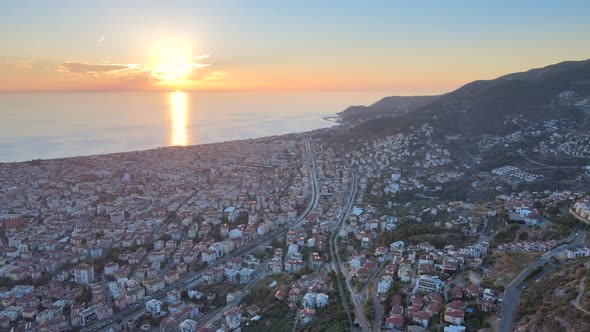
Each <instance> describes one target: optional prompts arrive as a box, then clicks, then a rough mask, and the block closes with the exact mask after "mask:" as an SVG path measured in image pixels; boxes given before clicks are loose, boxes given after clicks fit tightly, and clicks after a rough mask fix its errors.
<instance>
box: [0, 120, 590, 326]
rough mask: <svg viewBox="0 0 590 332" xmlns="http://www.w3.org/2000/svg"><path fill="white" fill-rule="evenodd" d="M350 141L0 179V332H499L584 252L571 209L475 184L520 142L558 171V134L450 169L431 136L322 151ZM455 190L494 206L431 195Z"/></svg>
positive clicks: (262, 143) (575, 203) (7, 172)
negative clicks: (549, 157) (484, 331)
mask: <svg viewBox="0 0 590 332" xmlns="http://www.w3.org/2000/svg"><path fill="white" fill-rule="evenodd" d="M514 121H518V119H514ZM351 128H354V126H353V127H350V126H348V125H342V126H337V127H333V128H328V129H320V130H317V131H314V132H310V133H303V134H292V135H286V136H276V137H269V138H262V139H251V140H244V141H235V142H227V143H219V144H209V145H201V146H189V147H170V148H160V149H156V150H148V151H140V152H130V153H119V154H110V155H101V156H90V157H79V158H68V159H55V160H32V161H30V162H25V163H5V164H1V165H0V181H1V183H0V188H1V189H0V193H1V196H0V198H1V201H0V206H2V210H1V211H0V220H1V222H2V246H1V248H2V263H3V264H2V267H1V268H0V277H2V279H1V280H2V288H1V292H0V297H1V299H2V300H1V301H2V302H1V305H2V309H1V311H0V324H1V326H2V328H3V329H7V330H10V329H12V330H19V331H30V330H35V331H69V330H82V331H98V330H100V331H125V330H126V331H135V330H142V331H156V330H157V331H182V332H189V331H231V330H237V329H241V330H244V331H255V330H260V329H270V330H305V331H315V330H318V331H320V330H321V331H323V330H330V329H332V330H338V331H341V330H347V329H351V330H362V331H370V330H373V331H379V330H408V331H422V330H424V329H430V328H436V329H437V330H442V329H444V331H465V330H466V329H469V330H472V329H479V328H486V327H487V328H489V327H493V328H495V329H500V330H502V331H504V330H507V329H510V325H508V326H507V327H504V326H502V324H504V322H508V323H511V322H512V320H513V318H512V315H513V314H514V311H515V305H516V301H517V300H518V297H519V296H520V293H521V292H522V288H524V287H523V286H522V285H526V283H530V282H531V281H532V280H533V279H535V278H537V277H538V276H539V275H540V274H544V273H547V272H546V271H545V269H546V270H550V269H554V268H555V266H550V265H549V262H551V264H553V265H555V264H557V265H559V264H565V263H566V262H567V261H568V260H570V259H578V258H580V257H586V256H589V255H590V249H589V247H588V245H585V244H584V243H585V240H586V231H584V230H582V229H581V228H580V227H581V226H582V225H583V224H584V223H587V222H588V218H589V216H590V209H589V208H588V206H590V196H587V195H586V193H584V192H583V191H579V192H577V191H571V190H557V191H556V190H543V191H534V192H531V191H528V190H522V191H513V189H516V188H518V187H519V184H522V183H524V184H529V183H535V182H538V181H539V180H541V179H543V175H542V174H535V173H529V172H528V171H525V170H521V169H519V168H518V167H515V166H512V165H504V166H501V167H495V168H492V169H491V170H490V171H489V172H482V171H477V172H474V170H473V169H474V168H478V167H479V166H480V165H481V164H482V163H484V162H485V160H486V153H489V151H490V150H492V149H493V148H494V146H496V145H499V144H501V145H502V146H505V147H506V146H509V145H510V144H518V143H519V142H523V141H525V139H524V138H523V137H526V136H546V135H548V136H547V137H548V140H547V141H546V140H542V141H540V142H539V143H538V146H535V147H532V149H533V150H534V151H535V152H537V151H539V150H543V151H544V152H543V153H544V154H561V155H571V154H572V152H571V151H573V150H572V145H571V144H564V143H561V144H557V145H556V144H555V143H553V142H555V140H556V139H557V140H563V138H568V137H572V136H571V135H569V134H565V135H563V134H561V133H560V130H558V128H563V126H556V125H555V121H553V122H551V121H550V122H545V123H542V124H541V125H540V126H529V127H527V129H526V130H522V131H518V132H515V133H513V134H510V135H507V136H499V137H495V138H493V139H486V141H485V142H483V141H481V142H480V143H479V144H480V146H481V150H480V152H479V153H477V154H475V155H472V154H471V153H469V156H466V157H465V159H463V160H457V158H454V157H453V153H452V152H451V151H449V148H447V147H446V146H448V144H447V143H448V139H447V140H446V142H447V143H445V140H443V141H441V140H440V139H437V138H436V137H437V136H436V135H435V134H434V131H435V129H434V128H433V126H432V125H430V124H428V123H425V124H423V125H422V126H420V127H417V128H415V129H413V128H410V129H409V130H407V131H405V132H400V133H398V134H395V135H393V136H385V137H380V138H376V139H372V138H366V139H362V140H360V141H358V142H357V144H355V146H356V148H353V149H351V148H349V147H347V146H346V144H344V145H342V144H335V143H333V142H330V141H329V140H327V139H325V137H326V135H328V136H329V135H338V134H339V133H341V132H346V131H348V130H352V129H351ZM573 141H574V142H580V140H579V139H575V140H573ZM584 146H585V147H586V148H587V145H584ZM549 147H552V148H549ZM514 149H515V151H520V150H518V149H516V148H514ZM575 151H582V152H581V153H582V154H584V153H587V151H586V150H579V149H576V150H575ZM519 153H524V152H522V151H521V152H519ZM576 153H577V154H575V155H579V154H580V152H576ZM577 169H579V171H578V172H577V174H578V175H577V176H578V178H579V179H583V178H584V177H586V178H587V176H588V175H587V173H584V172H585V171H586V172H587V171H588V169H587V168H581V167H577ZM465 179H469V181H468V182H467V183H465V184H463V185H464V186H466V187H468V188H472V189H476V190H483V189H484V188H488V189H490V190H492V191H493V192H495V194H493V196H492V197H491V199H488V200H485V201H483V200H480V199H470V198H468V199H467V200H457V199H449V198H443V197H453V194H452V193H449V192H448V189H449V187H452V186H453V185H456V183H457V182H458V181H464V180H465ZM488 194H489V193H488ZM439 196H440V197H439ZM488 196H489V195H488ZM568 206H569V211H568ZM564 209H565V210H564ZM576 218H577V219H576ZM555 219H559V221H557V220H555ZM564 223H566V224H567V225H570V224H576V225H578V226H579V227H577V228H571V231H569V230H568V229H570V228H568V227H565V226H563V224H564ZM507 259H513V260H518V261H520V262H522V264H525V265H524V266H527V268H526V269H525V270H524V271H522V272H521V271H520V270H518V268H520V267H521V266H523V265H517V266H512V267H510V266H508V267H506V266H504V270H499V269H500V268H502V267H499V265H501V264H500V263H499V261H501V260H507ZM519 264H520V263H519ZM539 266H541V268H539ZM513 278H514V280H513ZM519 278H520V281H519ZM580 310H582V311H583V310H585V309H583V308H580Z"/></svg>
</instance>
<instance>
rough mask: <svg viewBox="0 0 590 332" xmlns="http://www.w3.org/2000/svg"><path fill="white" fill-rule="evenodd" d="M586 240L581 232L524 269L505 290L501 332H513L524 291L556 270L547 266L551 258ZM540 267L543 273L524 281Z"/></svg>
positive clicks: (551, 266) (552, 266)
mask: <svg viewBox="0 0 590 332" xmlns="http://www.w3.org/2000/svg"><path fill="white" fill-rule="evenodd" d="M585 240H586V232H585V231H579V232H578V233H576V234H575V235H574V236H573V238H572V239H571V242H570V243H569V244H562V245H560V246H559V247H557V248H555V249H553V250H551V251H548V252H546V253H544V254H543V256H541V257H539V259H537V260H536V261H534V262H533V263H531V264H530V265H529V266H528V267H527V268H526V269H524V270H523V271H522V272H521V273H520V274H519V275H518V276H517V277H516V278H514V280H512V282H511V283H510V285H508V287H506V289H505V290H504V300H503V302H502V303H503V306H502V320H501V322H500V327H499V331H500V332H510V331H511V330H512V320H513V319H514V312H515V311H516V306H517V304H518V300H519V299H520V296H521V295H522V291H523V289H524V288H525V287H526V286H527V285H528V284H529V283H531V282H533V281H534V280H536V279H539V278H540V277H542V276H544V275H546V274H547V273H549V272H550V271H552V270H553V269H555V268H556V266H554V265H553V264H547V265H545V264H546V263H548V262H549V260H550V259H551V257H554V256H555V257H559V255H560V254H561V253H562V252H563V251H565V250H566V249H568V248H571V247H574V246H577V245H579V244H581V243H584V241H585ZM539 266H545V268H544V270H543V272H541V273H540V274H539V275H538V276H536V277H535V278H531V279H530V280H527V281H524V279H525V278H526V277H527V276H528V275H529V273H530V272H531V271H533V270H534V269H536V268H537V267H539Z"/></svg>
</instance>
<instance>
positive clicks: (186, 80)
mask: <svg viewBox="0 0 590 332" xmlns="http://www.w3.org/2000/svg"><path fill="white" fill-rule="evenodd" d="M209 57H210V55H208V54H203V55H199V56H196V57H192V58H190V61H189V62H187V63H184V64H182V63H180V65H178V64H177V63H175V62H171V63H163V64H156V65H154V66H150V65H146V64H140V63H127V64H120V63H108V62H103V63H88V62H83V61H64V62H62V63H60V64H59V65H57V67H54V68H55V71H56V72H58V73H60V74H63V75H70V76H88V77H93V78H94V79H98V80H99V81H103V82H109V83H108V84H115V85H117V86H119V85H123V86H125V87H131V86H135V87H140V88H143V87H154V86H155V85H154V84H158V83H162V82H167V83H170V82H171V81H172V82H174V81H177V82H183V84H189V85H190V84H191V83H198V82H203V81H208V80H211V81H213V80H222V79H223V78H225V76H227V73H226V72H225V71H223V70H219V69H205V68H209V67H211V66H212V65H211V64H210V63H206V62H205V61H204V60H205V59H207V58H209ZM171 78H172V79H171ZM105 84H106V83H105Z"/></svg>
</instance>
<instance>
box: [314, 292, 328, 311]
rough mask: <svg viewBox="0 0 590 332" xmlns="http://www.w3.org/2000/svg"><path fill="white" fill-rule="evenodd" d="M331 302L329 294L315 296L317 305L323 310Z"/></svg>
mask: <svg viewBox="0 0 590 332" xmlns="http://www.w3.org/2000/svg"><path fill="white" fill-rule="evenodd" d="M329 300H330V297H329V296H328V294H324V293H318V294H317V295H316V296H315V305H316V307H318V308H323V307H325V306H327V305H328V301H329Z"/></svg>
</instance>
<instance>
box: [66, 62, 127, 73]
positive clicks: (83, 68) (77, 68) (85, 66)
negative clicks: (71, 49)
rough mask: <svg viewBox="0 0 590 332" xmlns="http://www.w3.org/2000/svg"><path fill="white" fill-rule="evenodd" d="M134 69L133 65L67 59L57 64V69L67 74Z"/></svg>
mask: <svg viewBox="0 0 590 332" xmlns="http://www.w3.org/2000/svg"><path fill="white" fill-rule="evenodd" d="M126 69H133V67H132V65H118V64H110V63H104V64H89V63H85V62H75V61H66V62H64V63H62V64H60V65H59V66H57V71H58V72H60V73H65V74H98V73H108V72H116V71H120V70H126Z"/></svg>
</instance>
